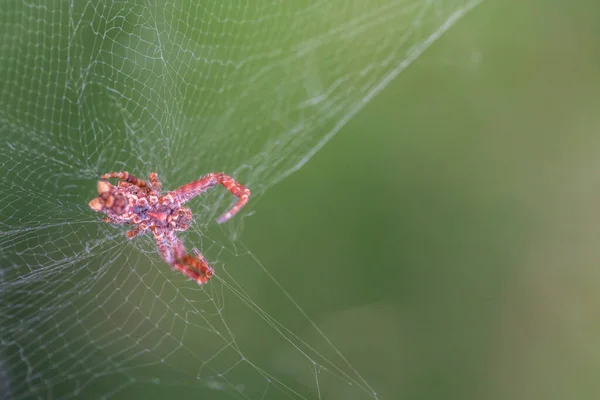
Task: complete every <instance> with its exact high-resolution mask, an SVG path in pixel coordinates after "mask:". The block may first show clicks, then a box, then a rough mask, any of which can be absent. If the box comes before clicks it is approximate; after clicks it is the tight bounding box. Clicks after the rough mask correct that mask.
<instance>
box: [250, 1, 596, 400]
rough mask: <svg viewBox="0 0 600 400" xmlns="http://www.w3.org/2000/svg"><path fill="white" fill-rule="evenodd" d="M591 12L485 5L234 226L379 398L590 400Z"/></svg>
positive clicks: (558, 6)
mask: <svg viewBox="0 0 600 400" xmlns="http://www.w3.org/2000/svg"><path fill="white" fill-rule="evenodd" d="M599 13H600V7H599V6H598V3H594V2H560V1H530V2H519V1H501V2H491V1H490V2H485V3H484V4H483V5H482V6H480V7H479V8H477V9H476V10H475V11H474V12H473V13H471V14H470V15H468V16H467V17H466V18H465V19H463V20H462V21H461V22H460V23H459V24H457V25H456V26H455V27H453V28H452V30H451V31H450V32H449V33H448V34H446V35H445V36H444V37H443V38H442V39H440V40H439V41H438V42H436V43H435V44H434V46H433V47H432V48H431V49H430V50H429V51H427V52H426V53H425V54H424V55H423V56H422V57H421V58H420V59H419V60H418V62H417V63H416V64H414V65H413V66H411V67H410V68H409V69H408V70H407V71H405V72H404V73H402V74H401V75H400V76H399V77H398V78H397V79H396V80H394V82H393V83H392V84H391V85H389V86H388V87H387V88H386V89H385V91H384V92H383V93H382V94H381V95H379V96H378V97H377V98H376V99H375V100H374V101H372V102H371V103H370V104H369V105H368V106H367V107H366V108H365V109H364V110H363V111H362V112H361V113H360V114H359V115H357V116H356V117H355V118H354V119H353V120H352V121H351V122H350V123H349V124H348V125H347V126H346V127H345V128H344V129H343V130H342V132H340V133H339V134H338V135H337V136H336V137H335V138H334V139H333V140H332V141H331V142H329V143H328V144H327V146H326V147H325V148H324V149H323V150H322V151H320V152H319V153H318V154H317V155H316V157H315V158H314V159H313V160H312V161H311V162H310V163H309V164H308V165H306V166H305V167H304V168H302V169H301V170H300V171H299V172H298V173H297V174H295V175H293V176H291V177H290V178H289V179H287V180H285V181H284V182H282V183H281V184H279V185H277V186H276V187H274V188H273V189H272V190H270V191H269V192H268V193H267V194H266V195H265V196H264V198H262V199H261V201H260V203H259V205H258V207H257V215H256V216H255V217H253V218H250V219H248V221H247V224H246V229H245V232H244V238H245V240H246V243H247V244H248V246H249V247H250V248H251V249H253V251H254V252H255V254H257V255H258V256H259V257H260V258H261V259H262V261H263V262H265V263H266V264H267V265H269V266H280V267H281V268H280V269H278V270H275V271H273V273H274V275H275V276H276V278H277V279H278V280H279V281H280V282H282V284H283V285H284V286H285V287H286V288H288V289H289V291H290V293H291V295H292V296H293V297H294V299H295V300H296V301H297V302H298V303H300V304H301V305H302V306H303V307H305V309H306V310H307V312H308V313H309V314H310V315H311V316H313V317H314V318H316V319H317V321H319V322H320V323H321V324H322V326H323V327H324V329H325V330H326V331H327V332H328V333H329V334H330V335H331V338H332V340H333V342H334V343H336V344H339V346H340V348H341V349H342V351H344V352H345V353H346V354H347V355H348V356H349V358H350V359H351V360H353V365H354V366H355V367H356V368H357V369H358V370H359V371H360V372H361V373H363V374H364V377H365V378H366V379H367V381H368V382H369V383H370V384H371V385H372V386H373V387H374V388H375V389H376V390H377V391H378V392H379V393H380V395H381V398H390V399H392V398H394V399H404V398H406V399H533V398H544V399H574V398H598V397H599V396H600V385H599V384H598V378H597V376H598V374H599V373H600V339H599V338H600V317H599V315H600V313H599V309H600V294H599V293H600V269H599V266H600V263H599V261H598V260H599V259H600V250H598V249H599V248H600V246H599V245H598V238H599V237H600V236H599V234H600V224H599V222H600V213H599V212H598V198H599V195H600V173H599V172H600V158H599V155H600V135H599V134H598V132H600V113H599V112H598V110H600V95H599V94H600V24H598V21H599V19H598V16H599V15H600V14H599ZM282 232H283V233H282Z"/></svg>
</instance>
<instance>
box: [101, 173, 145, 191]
mask: <svg viewBox="0 0 600 400" xmlns="http://www.w3.org/2000/svg"><path fill="white" fill-rule="evenodd" d="M110 178H116V179H121V180H123V181H126V182H129V183H131V184H132V185H135V186H137V187H140V188H142V189H145V188H150V186H149V185H148V182H146V181H145V180H143V179H139V178H136V177H135V176H133V175H131V174H130V173H129V172H127V171H122V172H109V173H107V174H104V175H100V179H110Z"/></svg>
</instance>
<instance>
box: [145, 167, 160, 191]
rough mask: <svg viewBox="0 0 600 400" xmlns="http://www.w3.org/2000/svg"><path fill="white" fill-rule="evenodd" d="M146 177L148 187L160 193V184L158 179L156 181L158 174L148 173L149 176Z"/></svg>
mask: <svg viewBox="0 0 600 400" xmlns="http://www.w3.org/2000/svg"><path fill="white" fill-rule="evenodd" d="M148 177H149V180H150V186H152V189H154V190H156V191H158V192H160V188H161V187H162V183H161V182H160V179H158V174H157V173H156V172H150V174H148Z"/></svg>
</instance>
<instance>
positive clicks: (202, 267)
mask: <svg viewBox="0 0 600 400" xmlns="http://www.w3.org/2000/svg"><path fill="white" fill-rule="evenodd" d="M192 251H193V252H194V253H195V254H196V257H193V256H192V255H191V254H186V255H185V256H183V257H182V258H181V261H182V262H183V263H185V264H186V265H189V266H191V267H192V268H193V269H194V270H195V271H198V272H200V274H199V275H198V277H197V278H195V280H196V282H198V284H199V285H203V284H205V283H206V282H208V280H209V279H210V277H211V276H213V274H214V273H215V271H214V270H213V269H212V268H211V267H210V265H208V262H207V261H206V259H205V258H204V256H203V255H202V254H201V253H200V252H199V251H198V249H197V248H195V247H194V248H193V249H192Z"/></svg>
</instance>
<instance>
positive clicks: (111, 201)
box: [89, 171, 250, 285]
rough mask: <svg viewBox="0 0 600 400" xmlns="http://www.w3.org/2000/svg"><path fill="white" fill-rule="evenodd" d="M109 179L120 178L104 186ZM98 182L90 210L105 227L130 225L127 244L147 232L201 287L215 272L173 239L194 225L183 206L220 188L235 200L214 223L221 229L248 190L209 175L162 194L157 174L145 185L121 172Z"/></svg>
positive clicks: (164, 255)
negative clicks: (100, 217)
mask: <svg viewBox="0 0 600 400" xmlns="http://www.w3.org/2000/svg"><path fill="white" fill-rule="evenodd" d="M110 178H117V179H119V183H118V184H117V185H116V186H113V185H111V184H110V183H109V182H107V181H106V179H110ZM100 179H102V180H99V181H98V197H96V198H94V199H93V200H92V201H90V202H89V206H90V208H91V209H92V210H94V211H96V212H101V213H104V214H106V217H105V218H104V219H103V221H104V222H108V223H111V224H130V225H133V226H134V227H133V228H132V229H131V230H129V231H127V237H128V238H129V239H133V238H134V237H136V236H140V235H142V234H144V233H146V232H147V231H148V230H150V231H151V232H152V234H153V235H154V238H155V239H156V244H157V246H158V250H159V251H160V254H161V255H162V258H163V259H164V260H165V262H166V263H167V264H169V265H170V266H171V267H172V268H173V269H175V270H177V271H179V272H181V273H182V274H183V275H185V276H187V277H188V278H190V279H192V280H194V281H195V282H197V283H198V284H200V285H203V284H205V283H206V282H208V280H209V279H210V277H211V276H212V275H213V273H214V271H213V269H212V268H211V267H210V266H209V265H208V263H207V262H206V259H205V258H204V256H202V254H201V253H200V252H199V251H198V249H196V248H194V249H193V252H194V254H195V256H196V257H194V256H192V255H190V254H187V251H186V250H185V247H184V246H183V243H182V241H181V240H180V239H179V238H178V237H177V235H176V232H178V231H185V230H187V229H188V228H189V226H190V223H191V221H192V210H190V209H189V208H188V207H183V205H184V204H185V203H187V202H188V201H190V200H191V199H193V198H194V197H196V196H198V195H199V194H200V193H202V192H204V191H206V190H207V189H209V188H211V187H213V186H215V185H217V184H221V185H223V186H224V187H225V189H227V190H229V191H230V192H231V193H232V194H233V195H234V196H236V197H238V198H239V200H238V202H237V203H236V204H235V205H234V206H233V207H231V209H229V210H228V211H227V212H225V213H224V214H223V215H221V216H220V217H219V218H218V219H217V222H218V223H219V224H222V223H223V222H226V221H228V220H229V219H230V218H231V217H233V216H234V215H235V214H236V213H237V212H238V211H240V209H241V208H242V207H243V206H244V205H245V204H246V203H247V202H248V198H249V197H250V190H249V189H247V188H246V187H245V186H243V185H241V184H239V183H238V182H236V181H235V180H234V179H233V178H232V177H231V176H229V175H225V174H223V173H210V174H207V175H205V176H203V177H202V178H200V179H198V180H197V181H194V182H191V183H188V184H186V185H183V186H181V187H180V188H178V189H175V190H173V191H172V192H167V193H165V194H162V195H161V193H160V189H161V183H160V181H159V180H158V175H157V174H156V173H155V172H152V173H150V174H149V181H144V180H141V179H138V178H136V177H135V176H133V175H131V174H129V173H128V172H125V171H123V172H109V173H108V174H104V175H101V176H100Z"/></svg>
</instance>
